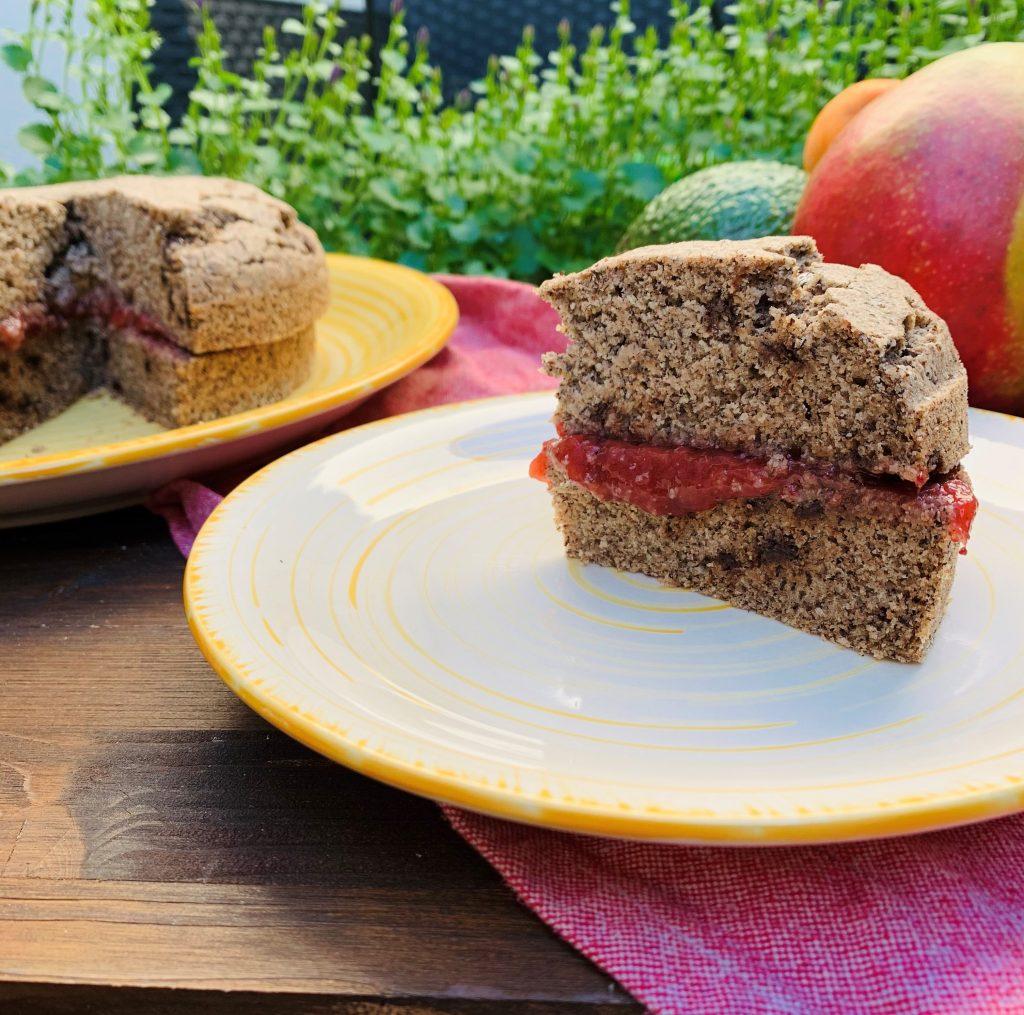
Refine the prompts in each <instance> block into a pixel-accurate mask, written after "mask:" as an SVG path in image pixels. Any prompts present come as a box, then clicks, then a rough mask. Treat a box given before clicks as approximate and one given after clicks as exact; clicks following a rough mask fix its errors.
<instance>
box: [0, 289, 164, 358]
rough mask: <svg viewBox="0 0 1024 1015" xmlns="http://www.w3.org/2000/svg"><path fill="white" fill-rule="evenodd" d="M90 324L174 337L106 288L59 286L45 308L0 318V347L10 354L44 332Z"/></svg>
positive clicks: (139, 333) (149, 334) (157, 322)
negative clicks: (74, 325) (79, 289)
mask: <svg viewBox="0 0 1024 1015" xmlns="http://www.w3.org/2000/svg"><path fill="white" fill-rule="evenodd" d="M87 320H88V321H93V322H95V323H96V324H98V325H100V326H101V327H104V328H106V329H107V330H110V331H133V332H135V333H136V334H138V335H144V336H149V337H151V338H158V339H162V340H163V341H169V342H173V341H174V339H173V336H172V335H171V333H170V332H169V331H168V330H167V328H165V327H164V326H163V325H162V324H161V323H160V322H159V321H158V320H157V319H156V318H155V317H151V316H150V315H149V314H145V313H143V312H142V311H141V310H137V309H136V308H135V307H133V306H132V305H131V304H130V303H128V302H127V301H126V300H124V299H123V298H122V297H121V296H119V295H118V294H117V293H116V292H114V291H113V290H111V289H106V288H102V287H100V288H95V289H89V290H87V291H86V292H79V291H77V290H76V289H75V287H74V286H73V285H66V286H62V287H61V288H59V289H57V290H56V291H54V292H52V293H51V295H50V299H49V303H48V305H47V306H46V307H43V306H40V305H38V304H36V305H33V306H27V307H22V308H21V309H20V310H17V311H15V312H14V313H13V314H9V315H8V316H7V317H4V318H2V319H0V346H4V347H6V348H7V349H10V350H11V351H12V352H14V351H16V350H17V349H19V348H20V347H21V345H22V343H23V342H24V341H25V339H26V338H30V337H32V336H34V335H38V334H41V333H43V332H46V331H59V330H62V329H64V328H66V327H67V326H68V325H69V324H71V323H72V322H74V321H87Z"/></svg>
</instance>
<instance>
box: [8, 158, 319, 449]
mask: <svg viewBox="0 0 1024 1015" xmlns="http://www.w3.org/2000/svg"><path fill="white" fill-rule="evenodd" d="M327 296H328V278H327V266H326V261H325V258H324V253H323V249H322V248H321V246H320V243H319V241H318V240H317V238H316V235H315V234H314V233H313V231H312V230H310V229H308V228H307V227H306V226H304V225H302V224H301V223H300V222H299V221H298V220H297V217H296V215H295V212H294V210H293V209H292V208H291V207H289V206H288V205H286V204H284V203H283V202H281V201H278V200H276V199H275V198H272V197H270V196H269V195H267V194H265V193H263V192H262V191H261V190H259V189H258V188H256V187H253V186H251V185H249V184H244V183H238V182H236V181H233V180H223V179H216V178H206V177H181V176H179V177H147V176H133V177H119V178H115V179H110V180H100V181H90V182H85V183H68V184H57V185H54V186H48V187H33V188H22V189H15V190H4V191H0V442H3V441H5V440H9V439H10V438H12V437H14V436H16V435H17V434H19V433H22V432H24V431H25V430H28V429H30V428H32V427H34V426H36V425H38V424H39V423H41V422H43V421H44V420H46V419H48V418H50V417H51V416H53V415H55V414H57V413H59V412H61V411H62V410H63V409H65V408H67V406H69V405H70V404H71V403H72V402H74V401H75V400H76V399H77V398H79V397H80V396H81V395H83V394H85V393H86V392H88V391H89V390H91V389H92V388H94V387H97V386H100V385H105V386H107V387H108V388H110V389H111V390H112V391H113V392H114V393H115V394H116V395H118V396H119V397H121V398H122V399H123V400H125V401H126V402H128V403H129V404H130V405H132V406H133V407H134V408H136V409H138V410H139V411H140V412H142V413H143V414H144V415H145V416H147V417H148V418H149V419H151V420H154V421H155V422H158V423H160V424H162V425H164V426H167V427H177V426H185V425H188V424H190V423H196V422H199V421H202V420H208V419H213V418H216V417H218V416H223V415H227V414H230V413H233V412H239V411H243V410H245V409H249V408H253V407H255V406H259V405H264V404H267V403H269V402H273V401H276V400H278V399H280V398H283V397H284V396H285V395H287V394H288V393H289V392H290V391H292V390H293V389H294V388H296V387H297V386H298V385H299V384H301V383H302V382H303V381H304V380H305V378H306V377H307V376H308V374H309V371H310V367H311V364H312V357H313V349H314V332H313V324H314V322H315V320H316V319H317V317H319V316H320V314H322V313H323V311H324V309H325V308H326V305H327Z"/></svg>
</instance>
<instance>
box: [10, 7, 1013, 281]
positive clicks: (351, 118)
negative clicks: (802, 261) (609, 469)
mask: <svg viewBox="0 0 1024 1015" xmlns="http://www.w3.org/2000/svg"><path fill="white" fill-rule="evenodd" d="M666 2H668V3H670V9H671V14H672V26H673V27H672V30H671V32H670V34H669V37H668V38H666V39H659V38H658V36H657V34H656V33H655V32H654V31H653V30H649V31H646V32H638V31H637V29H636V27H635V26H634V24H633V23H632V21H631V20H630V16H629V6H628V3H627V2H626V0H620V2H619V3H616V4H613V5H612V9H613V11H614V12H615V18H614V22H613V24H612V26H611V27H610V28H608V29H607V30H605V29H603V28H600V27H598V28H594V29H593V30H592V31H591V32H590V35H589V39H588V41H587V43H586V45H585V46H583V47H582V48H581V49H580V50H579V51H577V49H576V48H575V47H574V46H573V45H572V43H571V41H570V33H569V26H568V25H565V24H562V25H560V26H559V30H558V36H559V44H558V46H557V47H556V49H555V50H554V51H553V52H552V53H550V54H542V53H539V52H538V51H537V49H536V45H535V39H534V33H533V31H532V30H531V29H530V28H527V29H526V30H525V31H524V33H523V37H522V42H521V43H520V45H519V47H518V48H517V49H516V51H515V52H514V53H511V54H506V55H501V56H495V57H494V58H492V60H491V61H490V64H489V66H488V68H487V72H486V74H485V75H484V77H483V78H482V79H481V80H480V81H478V82H476V83H474V84H473V86H472V87H471V89H470V90H469V91H468V92H467V93H465V94H463V95H460V96H459V97H458V99H457V100H456V101H455V102H454V103H451V104H446V103H445V102H444V101H443V98H442V88H441V75H440V72H439V70H438V69H437V68H436V67H435V66H433V65H432V63H431V62H430V56H429V40H428V39H427V37H426V36H425V34H424V35H421V36H420V37H418V38H417V39H415V40H410V39H409V38H408V35H407V32H406V28H405V25H404V20H403V16H402V12H401V9H400V8H396V9H395V11H394V15H393V17H392V21H391V26H390V31H389V35H388V38H387V40H386V42H385V44H384V46H383V48H382V49H381V52H380V54H379V68H380V69H379V73H378V74H377V75H376V79H375V80H374V81H372V82H371V80H370V79H371V74H372V66H373V65H372V61H371V54H370V42H369V40H368V39H365V38H363V39H358V38H357V39H352V38H349V39H345V40H344V41H343V40H342V37H341V32H340V30H341V27H342V21H341V15H340V12H339V10H338V7H337V6H336V4H334V3H331V2H327V0H314V2H310V3H307V4H306V6H305V8H304V11H303V13H302V17H301V18H293V19H289V20H288V21H286V22H285V23H284V25H283V26H282V29H281V33H282V36H284V38H280V37H279V36H278V35H277V33H275V32H274V31H272V30H270V29H268V30H267V31H266V32H265V34H264V38H263V46H262V49H261V51H260V53H259V55H258V56H257V58H256V60H255V61H254V63H253V66H252V68H251V70H250V71H249V72H248V73H247V74H245V75H240V74H238V73H235V72H233V71H231V70H229V69H228V60H227V57H226V54H225V51H224V46H223V42H222V39H221V37H220V34H219V32H218V30H217V27H216V25H215V23H214V21H213V19H212V17H211V16H210V14H209V12H208V11H206V10H204V9H200V10H199V23H200V30H199V35H198V40H197V41H198V55H197V57H196V59H195V61H194V62H195V66H196V69H197V73H198V81H197V84H196V87H195V88H194V89H193V91H192V93H191V96H190V102H189V107H188V111H187V113H186V114H185V116H184V118H183V119H182V122H181V123H180V124H178V125H177V126H172V125H171V124H170V123H169V118H168V117H167V114H166V113H165V111H164V109H163V105H164V103H165V101H166V99H167V97H168V96H167V90H166V88H165V87H164V86H162V85H154V84H153V82H152V77H151V69H150V65H149V62H148V61H149V59H150V57H151V55H152V53H153V51H154V48H155V46H156V45H157V44H158V42H159V40H158V38H157V36H156V35H155V33H154V32H153V31H152V29H151V27H150V23H149V14H148V7H149V0H34V2H33V5H32V20H31V24H30V26H29V29H28V30H27V32H25V33H24V34H21V35H16V36H12V37H11V38H10V39H9V42H8V45H7V46H6V47H4V48H3V50H2V51H0V52H2V56H3V58H4V60H5V61H6V63H7V64H8V65H9V67H10V68H11V69H12V70H13V71H14V72H16V73H18V74H20V75H21V77H22V85H23V88H24V91H25V94H26V96H27V97H28V98H29V100H30V101H31V102H32V104H33V105H34V106H35V107H36V108H37V109H38V110H39V113H40V118H39V120H38V121H37V122H36V123H34V124H31V125H29V126H27V127H26V128H24V130H23V131H22V133H21V140H22V143H23V144H24V145H25V146H26V147H27V148H28V149H29V150H30V151H31V152H33V153H34V154H36V155H37V156H38V157H39V159H40V163H39V165H38V167H36V168H34V169H33V170H30V171H28V172H23V173H20V174H10V173H8V175H9V176H10V178H11V180H12V182H15V183H31V182H41V181H51V180H65V179H75V178H84V177H93V176H102V175H105V174H112V173H118V172H159V173H175V172H183V171H190V172H202V173H208V174H223V175H228V176H233V177H238V178H240V179H246V180H250V181H251V182H253V183H255V184H257V185H258V186H261V187H263V188H265V189H266V190H268V191H270V192H271V193H274V194H276V195H278V196H280V197H281V198H283V199H284V200H286V201H288V202H290V203H291V204H293V205H295V207H296V208H297V209H298V211H299V214H300V215H301V216H302V218H303V219H304V220H305V221H307V222H308V223H309V224H310V225H312V226H313V227H314V228H315V229H317V231H318V232H319V234H320V236H321V239H322V240H323V242H324V243H325V245H326V246H328V247H330V248H334V249H342V250H348V251H352V252H356V253H365V254H373V255H376V256H378V257H385V258H390V259H395V260H401V261H404V262H406V263H409V264H413V265H415V266H417V267H423V268H428V269H431V270H437V271H464V272H491V273H495V274H507V275H513V276H516V277H520V278H527V279H533V278H539V277H542V276H545V275H547V274H549V273H551V272H552V271H559V270H569V269H572V268H575V267H578V266H580V265H582V264H586V263H589V262H591V261H592V260H594V259H595V258H596V257H600V256H602V255H603V254H605V253H607V252H608V251H609V250H611V249H612V248H613V247H614V245H615V242H616V240H617V239H618V237H619V236H620V235H621V233H622V231H623V229H624V228H625V227H626V225H627V224H628V223H629V222H630V221H631V220H632V218H633V217H634V215H635V214H636V213H637V211H638V210H639V209H640V208H641V207H642V206H643V204H644V203H645V202H646V201H648V200H649V199H650V198H651V197H652V196H654V195H655V194H656V193H658V192H659V191H660V190H661V189H662V187H663V186H664V185H665V184H666V183H668V182H671V181H673V180H675V179H678V178H679V177H681V176H683V175H685V174H687V173H689V172H692V171H694V170H696V169H699V168H702V167H704V166H707V165H711V164H714V163H718V162H723V161H729V160H733V159H739V158H744V159H746V158H770V159H778V160H781V161H789V162H799V158H800V151H801V147H802V144H803V138H804V136H805V134H806V131H807V129H808V127H809V126H810V123H811V121H812V119H813V118H814V116H815V115H816V113H817V112H818V110H819V109H820V108H821V106H822V105H823V104H824V103H825V102H826V101H827V100H828V99H829V98H831V97H832V96H833V95H835V94H836V93H837V92H839V91H840V90H841V89H842V88H843V87H845V86H846V85H848V84H850V83H851V82H853V81H854V80H856V79H858V78H860V77H864V76H869V75H870V76H901V77H902V76H904V75H906V74H909V73H911V72H912V71H914V70H916V69H918V68H919V67H921V66H923V65H924V64H926V63H928V62H930V61H932V60H934V59H937V58H938V57H940V56H943V55H945V54H947V53H949V52H952V51H954V50H956V49H960V48H964V47H966V46H972V45H976V44H978V43H980V42H983V41H986V40H1001V39H1022V38H1024V5H1022V4H1021V3H1020V2H1019V0H899V2H895V3H889V4H875V3H869V2H867V0H736V2H735V3H733V4H732V5H731V6H730V7H728V8H727V15H728V16H727V18H726V21H725V23H724V24H723V25H721V26H717V25H716V23H715V20H714V17H713V12H712V0H699V2H698V3H697V4H696V6H695V7H693V9H691V7H690V5H689V4H688V3H687V2H685V0H666ZM76 8H77V9H79V10H84V12H85V15H86V24H87V28H86V31H85V32H83V33H75V32H74V31H73V28H72V26H73V23H74V14H75V11H76ZM286 43H287V44H286ZM50 48H53V49H55V50H57V51H58V52H59V53H60V54H61V57H62V66H63V72H62V75H61V78H60V80H59V81H53V80H49V79H47V78H46V77H45V76H44V75H43V73H42V71H41V67H42V65H43V54H44V51H45V50H47V49H50ZM371 85H372V88H371V87H370V86H371Z"/></svg>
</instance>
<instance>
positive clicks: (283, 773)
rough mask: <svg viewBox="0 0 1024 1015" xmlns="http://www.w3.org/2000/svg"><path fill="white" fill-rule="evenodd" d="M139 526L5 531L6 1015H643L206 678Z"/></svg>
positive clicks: (436, 828) (136, 522)
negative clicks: (198, 1014)
mask: <svg viewBox="0 0 1024 1015" xmlns="http://www.w3.org/2000/svg"><path fill="white" fill-rule="evenodd" d="M182 568H183V563H182V561H181V559H180V557H179V556H178V554H177V551H176V550H175V549H174V547H173V546H172V545H171V544H170V542H169V540H168V539H167V536H166V533H165V531H164V528H163V524H162V523H161V522H159V521H158V520H156V519H154V518H153V517H151V516H150V515H148V514H147V513H145V512H144V511H142V510H141V509H139V510H133V511H125V512H119V513H117V514H114V515H108V516H105V517H103V518H98V519H87V520H82V521H77V522H68V523H63V524H59V525H52V526H42V527H37V528H33V529H24V530H19V531H15V532H0V672H2V673H3V690H4V693H3V696H2V698H0V1007H2V1008H3V1009H4V1010H10V1011H16V1012H22V1011H24V1012H30V1013H31V1012H43V1011H47V1012H49V1011H53V1012H65V1011H68V1012H70V1011H82V1010H91V1011H102V1012H111V1013H118V1012H129V1011H132V1012H135V1011H141V1010H145V1011H147V1012H171V1011H175V1012H177V1011H196V1010H197V1009H198V1010H200V1011H217V1012H226V1013H230V1012H235V1011H242V1010H246V1011H249V1010H251V1009H252V1006H253V1005H254V1004H256V1003H258V1004H259V1005H260V1007H261V1009H262V1010H264V1011H268V1012H276V1011H280V1012H286V1013H291V1012H296V1013H297V1012H303V1013H310V1015H317V1013H320V1012H331V1013H334V1012H339V1013H358V1015H384V1013H391V1012H394V1013H405V1015H410V1013H424V1015H425V1013H432V1012H452V1013H456V1012H459V1013H462V1012H465V1013H470V1012H472V1013H494V1012H499V1011H500V1012H506V1011H517V1012H520V1011H521V1012H525V1013H534V1012H536V1013H538V1015H540V1013H548V1012H562V1011H564V1012H576V1011H581V1012H582V1011H586V1012H605V1011H608V1012H610V1011H612V1010H614V1011H616V1012H622V1011H628V1010H638V1009H637V1007H636V1006H635V1005H634V1004H633V1002H632V1001H630V999H629V998H628V997H627V996H626V995H625V994H623V993H622V992H621V991H620V990H618V989H617V988H616V987H615V986H614V985H613V984H612V983H611V982H610V981H609V980H608V979H607V978H606V977H605V976H603V975H602V974H601V973H599V972H598V971H597V970H596V969H594V967H592V966H591V965H590V964H589V963H587V962H586V960H584V959H583V958H581V957H580V956H579V955H577V954H576V953H575V952H573V951H572V950H571V949H570V948H568V947H567V946H566V945H564V944H563V943H562V942H560V941H558V940H557V939H556V938H555V937H554V936H553V935H552V934H551V933H550V932H549V931H548V930H547V929H546V928H545V927H544V926H543V925H542V924H541V923H540V922H539V921H538V920H536V918H534V917H533V916H532V915H531V914H530V913H528V912H527V911H526V910H524V909H523V908H521V907H520V906H519V905H518V904H517V903H516V901H515V900H514V898H513V897H512V895H511V893H510V892H509V891H508V890H507V889H506V888H505V887H504V886H503V885H502V883H501V881H500V879H499V878H498V876H497V875H496V874H495V873H494V871H493V870H492V869H491V868H490V867H489V866H488V865H487V864H486V863H485V862H484V861H483V860H482V859H481V858H480V857H479V856H477V854H476V853H475V852H473V851H472V850H471V849H470V848H469V847H468V846H466V844H465V843H463V841H462V840H461V839H460V838H459V837H458V836H457V835H456V834H455V833H454V832H453V831H452V830H451V828H450V827H449V826H448V825H447V823H446V822H445V821H444V819H443V817H442V816H441V814H440V811H439V810H438V808H437V807H436V806H435V805H433V804H432V803H430V802H429V801H424V800H420V799H417V798H414V797H411V796H408V795H406V794H404V793H401V792H399V791H397V790H394V789H390V788H388V787H385V786H382V785H380V784H378V783H375V782H372V781H370V780H367V779H364V778H362V777H361V776H358V775H356V774H354V773H352V772H349V771H347V770H346V769H343V768H341V767H339V766H337V765H334V764H332V763H330V762H328V761H326V760H325V759H323V758H320V757H319V756H318V755H315V754H313V753H311V752H310V751H307V750H306V749H305V748H303V747H301V746H300V745H298V744H296V743H295V742H293V741H291V740H289V739H288V738H287V737H285V736H283V735H282V734H280V733H279V732H277V731H276V730H274V729H273V728H271V727H270V726H268V725H266V724H265V723H264V722H263V721H262V720H260V719H259V718H258V717H257V716H255V715H254V714H253V713H252V712H250V711H249V710H248V709H247V708H246V707H245V706H244V705H242V704H241V703H240V702H239V701H238V700H237V699H236V698H234V697H233V696H232V695H231V694H230V693H229V692H228V691H227V690H226V688H224V686H223V685H222V684H221V683H220V681H219V680H217V679H216V677H215V676H214V675H213V674H212V673H211V671H210V670H209V669H208V667H207V666H206V664H205V662H204V661H203V659H202V658H201V656H200V655H199V653H198V651H197V650H196V648H195V646H194V644H193V642H192V639H191V637H190V635H189V633H188V629H187V626H186V624H185V621H184V617H183V614H182V608H181V594H180V584H181V575H182Z"/></svg>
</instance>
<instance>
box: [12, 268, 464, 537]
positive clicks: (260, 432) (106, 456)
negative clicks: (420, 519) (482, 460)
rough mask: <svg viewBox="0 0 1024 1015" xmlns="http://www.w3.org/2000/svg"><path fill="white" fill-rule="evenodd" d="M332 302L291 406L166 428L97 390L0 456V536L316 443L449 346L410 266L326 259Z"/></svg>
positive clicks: (450, 302) (441, 303) (443, 324)
mask: <svg viewBox="0 0 1024 1015" xmlns="http://www.w3.org/2000/svg"><path fill="white" fill-rule="evenodd" d="M328 266H329V268H330V274H331V303H330V307H329V308H328V310H327V313H326V314H325V315H324V317H323V318H322V319H321V320H320V322H319V323H318V325H317V351H316V360H315V362H314V366H313V372H312V375H311V377H310V379H309V380H308V381H307V382H306V383H305V384H304V385H303V386H302V387H301V388H299V389H298V390H297V391H296V392H295V393H294V394H292V395H291V396H290V397H288V398H286V399H284V400H283V401H281V402H277V403H275V404H273V405H268V406H264V407H262V408H260V409H253V410H251V411H250V412H244V413H239V414H238V415H235V416H226V417H224V418H222V419H217V420H213V421H212V422H209V423H200V424H198V425H196V426H189V427H182V428H180V429H177V430H164V429H162V428H160V427H158V426H156V425H155V424H153V423H150V422H149V421H148V420H146V419H143V418H142V417H141V416H140V415H138V414H137V413H135V412H133V411H132V410H131V409H128V408H127V407H126V406H125V405H124V404H123V403H121V402H119V401H117V400H116V399H114V398H112V397H111V396H110V395H108V394H106V393H104V392H97V393H94V394H92V395H90V396H88V397H86V398H84V399H82V400H81V401H80V402H78V403H77V404H76V405H74V406H72V407H71V408H70V409H69V410H68V411H67V412H65V413H63V414H62V415H60V416H58V417H56V418H55V419H52V420H50V421H48V422H47V423H45V424H43V425H42V426H40V427H38V428H37V429H35V430H33V431H31V432H30V433H27V434H23V435H22V436H20V437H18V438H16V439H15V440H13V441H10V442H9V443H7V444H5V445H2V446H0V527H3V526H4V525H15V524H21V523H24V522H35V521H44V520H49V519H53V518H59V517H72V516H74V515H80V514H87V513H90V512H92V511H97V510H103V509H105V508H108V507H112V506H116V505H118V504H124V503H131V502H132V501H138V500H139V499H141V498H142V497H143V496H144V495H145V494H146V493H147V492H149V491H150V490H152V489H155V488H156V487H158V486H161V485H163V484H164V483H167V482H169V481H170V480H172V479H175V478H178V477H180V476H186V475H196V474H199V473H202V472H209V471H211V470H215V469H221V468H224V467H226V466H229V465H233V464H237V463H239V462H244V461H246V460H247V459H251V458H256V457H258V456H261V455H266V454H268V453H270V452H273V451H274V450H275V449H276V448H280V447H283V446H286V445H287V444H288V443H289V442H291V441H295V440H298V439H300V438H301V437H303V436H305V435H308V434H311V433H316V431H317V430H318V429H321V428H323V427H324V426H326V425H327V424H328V423H330V422H331V420H332V419H334V418H336V417H337V416H339V415H340V414H341V413H342V412H343V411H344V409H345V408H346V407H347V406H350V405H351V404H352V403H353V402H358V401H360V400H361V399H363V398H365V397H367V396H368V395H371V394H373V392H375V391H378V390H379V389H380V388H383V387H385V386H386V385H388V384H390V383H392V382H393V381H395V380H397V379H398V378H399V377H402V376H404V375H405V374H407V373H409V372H410V371H411V370H414V369H415V368H416V367H417V366H419V365H420V364H421V363H424V362H425V361H426V360H428V359H429V358H430V357H431V356H433V355H434V354H435V353H436V352H437V351H438V350H439V349H441V348H442V346H443V345H444V343H445V342H446V341H447V340H448V337H449V335H450V334H451V332H452V330H453V328H454V327H455V323H456V321H457V319H458V308H457V306H456V304H455V300H454V298H453V297H452V295H451V293H449V292H448V290H447V289H445V288H444V286H442V285H439V284H438V283H437V282H434V281H433V280H432V279H430V278H428V277H427V276H425V275H422V274H420V273H419V272H416V271H412V270H411V269H409V268H403V267H401V266H400V265H397V264H390V263H388V262H385V261H376V260H372V259H370V258H361V257H348V256H345V255H342V254H330V255H328Z"/></svg>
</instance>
